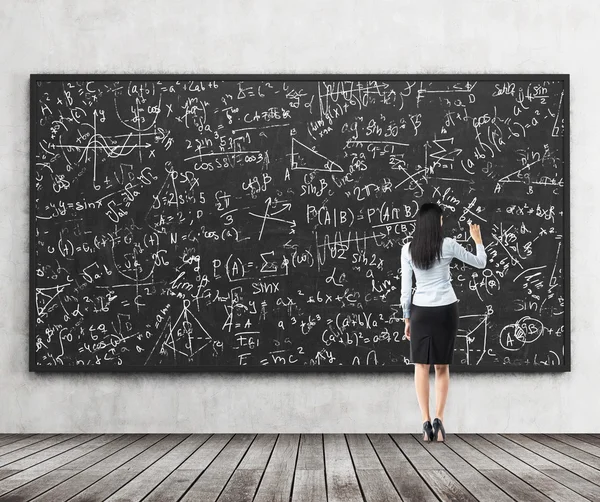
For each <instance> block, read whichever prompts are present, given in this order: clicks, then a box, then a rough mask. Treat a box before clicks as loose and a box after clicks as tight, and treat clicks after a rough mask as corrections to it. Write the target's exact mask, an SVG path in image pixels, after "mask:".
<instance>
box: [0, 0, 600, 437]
mask: <svg viewBox="0 0 600 502" xmlns="http://www.w3.org/2000/svg"><path fill="white" fill-rule="evenodd" d="M599 5H600V4H599V3H598V2H589V1H585V0H570V1H565V0H544V1H543V2H542V1H516V0H515V1H505V0H495V1H492V0H477V1H476V0H473V1H467V0H453V1H448V0H439V1H424V0H420V1H414V2H407V1H398V0H396V1H375V0H369V1H368V0H365V1H363V2H359V1H348V0H337V1H329V2H326V1H325V0H302V1H300V2H289V1H285V0H261V1H249V0H236V1H217V0H213V1H199V0H194V1H192V0H190V1H187V2H184V1H181V0H170V1H167V0H154V1H148V0H144V1H141V0H101V1H96V0H94V1H92V0H62V1H58V0H51V1H40V0H2V2H1V3H0V54H1V58H0V61H2V72H1V73H0V79H1V84H2V85H1V91H0V235H1V236H2V239H1V240H0V247H1V252H0V277H1V279H2V280H1V282H0V305H1V306H2V315H1V316H0V432H42V431H44V432H82V431H85V432H109V431H110V432H133V431H138V432H175V431H181V432H224V431H229V432H272V431H276V432H341V431H343V432H415V431H418V430H419V428H420V422H421V417H420V413H419V410H418V406H417V401H416V397H415V393H414V385H413V380H412V375H410V374H354V375H353V374H338V375H333V376H332V375H327V374H320V375H315V374H312V375H310V374H309V375H296V374H288V375H275V374H225V375H222V374H190V375H173V374H170V375H169V374H167V375H165V374H129V375H127V374H124V375H116V376H115V375H110V374H96V375H94V374H87V375H86V374H73V375H68V374H62V375H54V374H35V373H29V372H28V319H29V313H28V285H29V279H28V249H29V248H28V246H29V233H28V225H29V219H28V218H29V206H28V204H29V196H28V193H29V192H28V190H29V163H28V161H29V116H28V99H29V90H28V82H29V74H30V73H38V72H39V73H43V72H49V73H63V72H64V73H67V72H71V73H75V72H77V73H131V72H155V73H166V72H172V73H186V72H187V73H255V72H264V73H267V72H270V73H278V72H282V73H315V72H319V73H320V72H343V73H358V72H364V73H388V72H389V73H421V72H430V73H438V72H447V73H469V72H498V73H501V72H505V73H521V72H522V73H536V72H539V73H551V72H554V73H570V74H571V79H572V82H571V132H572V134H571V141H572V142H571V152H572V157H571V160H572V162H571V190H572V191H571V215H572V227H571V228H572V245H571V260H572V261H571V266H572V305H571V307H572V332H571V336H572V365H573V371H572V372H571V373H565V374H555V375H549V374H547V375H539V374H538V375H535V374H533V375H528V374H512V375H511V374H501V375H491V374H489V375H479V374H475V375H473V374H471V375H460V374H454V375H453V376H452V380H451V388H450V394H449V402H448V407H447V411H446V427H447V428H448V429H449V430H450V431H457V432H460V431H463V432H464V431H473V432H480V431H481V432H485V431H507V432H524V431H536V430H543V431H555V432H560V431H565V432H586V431H592V430H593V431H595V432H600V425H599V423H598V421H597V420H600V399H598V392H599V391H598V388H599V386H598V381H597V380H598V377H599V376H600V371H599V369H598V368H600V366H599V365H598V355H599V354H600V318H599V317H598V315H597V313H598V312H600V301H599V298H600V292H599V290H598V286H597V284H598V280H599V275H600V265H599V263H600V261H599V258H600V257H599V254H600V253H599V251H598V249H599V248H598V244H599V242H598V237H596V230H597V228H598V217H599V216H600V214H599V213H600V211H599V209H598V204H597V201H598V198H599V197H600V187H599V183H600V175H599V174H598V166H597V162H598V160H597V159H598V157H597V151H598V129H599V126H598V118H599V117H600V109H599V106H598V103H600V95H599V93H598V88H599V84H600V78H599V77H600V74H599V70H598V68H599V67H598V54H597V50H598V48H599V47H600V40H599V36H598V32H599V31H600V30H598V28H597V26H596V27H594V24H596V23H597V19H598V18H599V15H600V8H599Z"/></svg>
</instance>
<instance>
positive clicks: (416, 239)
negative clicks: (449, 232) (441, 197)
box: [409, 202, 444, 269]
mask: <svg viewBox="0 0 600 502" xmlns="http://www.w3.org/2000/svg"><path fill="white" fill-rule="evenodd" d="M442 223H443V213H442V208H441V207H440V206H438V205H437V204H435V203H434V202H425V203H424V204H422V205H421V207H420V208H419V211H418V212H417V218H416V224H415V231H414V233H413V239H412V242H411V244H410V248H409V249H410V255H411V258H412V262H413V265H414V266H415V267H417V268H424V269H427V268H430V267H431V265H433V263H434V262H435V260H436V259H439V258H440V257H441V253H442V243H443V241H444V235H443V233H442Z"/></svg>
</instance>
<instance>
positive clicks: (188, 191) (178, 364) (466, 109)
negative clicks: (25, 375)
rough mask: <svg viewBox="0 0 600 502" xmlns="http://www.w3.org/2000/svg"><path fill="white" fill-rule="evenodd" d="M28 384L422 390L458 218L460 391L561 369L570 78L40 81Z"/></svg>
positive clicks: (34, 94)
mask: <svg viewBox="0 0 600 502" xmlns="http://www.w3.org/2000/svg"><path fill="white" fill-rule="evenodd" d="M30 121H31V167H30V169H31V200H30V208H31V220H30V232H31V241H30V254H31V256H30V278H31V283H30V318H31V319H30V344H29V355H30V371H62V372H67V371H95V372H97V371H164V372H169V371H353V372H356V371H371V372H372V371H412V365H411V364H410V363H409V359H408V357H409V342H408V340H406V339H404V325H403V323H402V321H401V319H400V315H401V309H400V305H399V297H400V249H401V247H402V245H403V244H404V243H405V242H407V241H409V240H410V238H411V234H412V232H413V229H414V216H415V213H416V212H417V210H418V208H419V206H420V204H422V203H423V202H426V201H434V202H437V203H438V204H440V205H441V206H442V208H443V209H444V213H445V214H444V231H445V235H446V236H449V237H453V238H456V239H457V240H458V241H459V242H460V243H462V244H463V245H464V246H465V247H466V248H467V249H470V250H474V245H473V243H472V241H469V230H468V223H469V222H475V223H478V224H480V225H481V230H482V236H483V240H484V244H485V245H486V252H487V255H488V262H487V266H486V268H485V269H483V270H478V269H474V268H471V267H469V266H467V265H464V264H462V263H460V262H454V263H453V264H452V266H451V274H452V279H453V282H452V284H453V287H454V289H455V291H456V294H457V296H458V298H459V312H460V326H459V333H458V337H457V340H456V344H455V357H454V360H455V363H456V364H454V365H453V369H454V370H457V371H491V372H494V371H508V372H516V371H539V372H550V371H551V372H555V371H569V370H570V304H569V298H570V295H569V141H568V138H569V78H568V75H492V74H486V75H69V74H64V75H44V74H34V75H31V118H30Z"/></svg>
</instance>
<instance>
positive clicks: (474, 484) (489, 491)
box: [413, 435, 514, 502]
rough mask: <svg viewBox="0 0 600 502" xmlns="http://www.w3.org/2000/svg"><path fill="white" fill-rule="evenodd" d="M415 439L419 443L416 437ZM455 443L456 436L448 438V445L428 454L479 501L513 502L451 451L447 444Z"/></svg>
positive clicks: (429, 449) (438, 447)
mask: <svg viewBox="0 0 600 502" xmlns="http://www.w3.org/2000/svg"><path fill="white" fill-rule="evenodd" d="M413 437H415V439H417V442H419V441H418V438H416V436H415V435H413ZM454 441H456V437H455V436H446V443H436V444H433V445H432V447H431V448H427V452H428V453H429V454H430V455H431V456H433V457H434V458H435V459H436V460H437V461H438V462H439V463H440V464H441V465H442V466H443V467H444V469H446V470H447V471H448V472H449V473H450V474H452V476H454V477H455V478H456V480H457V481H458V482H459V483H461V484H462V485H463V486H464V487H465V488H466V489H467V490H468V491H469V492H470V493H471V494H472V495H473V496H474V497H475V498H476V499H477V500H479V501H482V502H486V501H487V502H512V501H513V500H514V499H513V498H511V497H509V496H508V495H507V494H506V493H505V492H503V491H502V490H501V489H500V488H498V487H497V486H496V485H495V484H494V483H492V482H491V481H490V480H489V479H488V478H486V477H485V476H484V475H483V474H481V473H480V472H479V471H477V469H475V468H474V467H473V466H472V465H471V464H469V463H468V462H467V461H466V460H464V459H463V458H462V457H461V456H460V455H458V454H457V453H456V452H454V451H453V450H452V449H450V447H449V446H448V444H447V443H448V442H454Z"/></svg>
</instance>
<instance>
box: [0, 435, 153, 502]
mask: <svg viewBox="0 0 600 502" xmlns="http://www.w3.org/2000/svg"><path fill="white" fill-rule="evenodd" d="M142 436H143V434H124V435H121V436H120V437H118V438H117V439H115V440H114V441H110V442H109V443H107V444H105V445H104V446H101V447H100V448H97V449H96V450H93V451H92V452H90V453H87V454H86V455H83V456H82V457H80V458H78V459H76V460H73V461H72V462H69V463H68V464H65V465H64V466H63V467H61V468H60V469H55V470H54V471H51V472H49V473H48V474H45V475H43V476H41V477H39V478H36V479H34V480H32V481H31V482H30V483H27V484H25V485H23V486H21V487H20V488H18V489H16V490H14V491H11V492H9V493H8V495H7V496H6V497H0V502H5V501H8V500H31V499H33V498H35V497H37V496H38V495H41V494H42V493H44V492H46V491H48V490H50V489H51V488H54V487H55V486H57V485H59V484H60V483H62V482H63V481H66V480H67V479H69V478H71V477H73V476H75V475H77V474H78V473H80V472H82V471H84V470H85V469H87V468H88V467H90V466H92V465H94V464H96V463H98V462H99V461H101V460H103V459H105V458H107V457H109V456H110V455H112V454H113V453H115V452H117V451H119V450H121V449H122V448H125V447H126V446H127V445H129V444H131V443H133V442H134V441H137V440H138V439H140V438H141V437H142Z"/></svg>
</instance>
